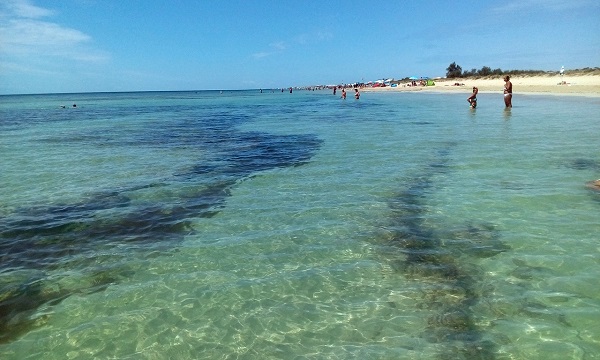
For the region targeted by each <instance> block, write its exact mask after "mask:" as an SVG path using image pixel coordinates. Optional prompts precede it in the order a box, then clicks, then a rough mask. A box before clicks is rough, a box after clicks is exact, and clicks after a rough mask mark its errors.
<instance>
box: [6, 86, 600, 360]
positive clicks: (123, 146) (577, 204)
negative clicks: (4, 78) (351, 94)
mask: <svg viewBox="0 0 600 360" xmlns="http://www.w3.org/2000/svg"><path fill="white" fill-rule="evenodd" d="M467 96H468V94H464V95H456V94H424V93H423V94H422V93H418V94H415V93H397V94H386V93H364V94H363V96H362V97H361V99H360V100H359V101H355V100H354V99H347V100H345V101H342V100H340V99H339V98H338V97H334V96H333V95H331V94H330V93H329V92H302V91H297V92H294V93H293V94H289V93H287V92H286V93H279V92H275V93H263V94H259V93H258V92H255V91H254V92H251V91H238V92H225V93H223V94H220V93H219V92H182V93H118V94H68V95H67V94H65V95H39V96H2V97H0V152H1V154H2V162H1V163H0V183H1V184H2V186H0V199H2V201H1V203H0V216H1V218H0V251H1V253H0V254H1V255H0V256H1V257H2V258H1V259H2V261H1V262H0V358H2V359H27V358H31V359H35V358H44V359H54V358H56V359H65V358H73V359H86V358H89V359H92V358H119V359H195V358H211V359H221V358H222V359H238V358H239V359H254V358H261V359H269V358H272V359H280V358H315V359H348V358H357V359H367V358H375V359H392V358H393V359H438V358H448V359H455V358H456V359H460V358H464V359H523V358H528V359H567V358H568V359H594V358H598V357H600V341H599V340H598V339H600V290H598V286H597V285H598V280H597V279H598V278H599V277H600V261H599V260H598V259H600V257H599V256H598V255H599V252H600V246H599V245H598V235H597V234H599V233H600V225H599V224H600V223H599V222H598V220H597V214H598V209H599V207H600V194H599V193H597V192H594V191H592V190H589V189H587V188H586V187H585V183H586V182H588V181H591V180H593V179H597V178H599V177H600V159H599V158H598V154H600V151H599V150H600V137H598V134H600V122H598V114H599V113H600V101H599V100H598V99H588V98H577V97H570V98H558V97H545V96H519V95H516V96H515V99H514V101H513V102H514V108H513V109H512V110H511V111H505V110H504V109H503V105H502V98H501V95H493V94H481V95H480V96H479V106H478V109H477V110H474V111H473V110H470V109H469V108H468V106H467V105H468V104H467V102H466V101H465V99H466V97H467ZM72 103H77V107H76V108H72V107H71V104H72ZM63 104H64V105H65V106H66V108H64V109H63V108H60V105H63Z"/></svg>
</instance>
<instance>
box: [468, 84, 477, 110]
mask: <svg viewBox="0 0 600 360" xmlns="http://www.w3.org/2000/svg"><path fill="white" fill-rule="evenodd" d="M478 92H479V89H478V88H476V87H475V86H473V94H471V96H469V97H468V98H467V101H468V102H469V104H471V109H475V108H476V107H477V93H478Z"/></svg>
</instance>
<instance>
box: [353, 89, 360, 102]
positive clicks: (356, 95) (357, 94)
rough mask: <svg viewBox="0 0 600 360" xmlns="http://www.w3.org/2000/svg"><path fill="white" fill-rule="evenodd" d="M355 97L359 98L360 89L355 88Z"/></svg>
mask: <svg viewBox="0 0 600 360" xmlns="http://www.w3.org/2000/svg"><path fill="white" fill-rule="evenodd" d="M354 98H355V99H356V100H358V99H359V98H360V93H359V92H358V89H354Z"/></svg>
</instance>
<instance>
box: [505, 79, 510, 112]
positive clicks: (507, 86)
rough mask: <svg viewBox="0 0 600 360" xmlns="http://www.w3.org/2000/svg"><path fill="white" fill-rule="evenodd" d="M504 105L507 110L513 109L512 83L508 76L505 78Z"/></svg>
mask: <svg viewBox="0 0 600 360" xmlns="http://www.w3.org/2000/svg"><path fill="white" fill-rule="evenodd" d="M504 105H506V107H507V108H511V107H512V83H511V82H510V77H509V76H508V75H506V76H505V77H504Z"/></svg>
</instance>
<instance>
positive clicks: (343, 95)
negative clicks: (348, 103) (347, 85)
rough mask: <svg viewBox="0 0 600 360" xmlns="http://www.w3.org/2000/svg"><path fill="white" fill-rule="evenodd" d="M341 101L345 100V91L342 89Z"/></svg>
mask: <svg viewBox="0 0 600 360" xmlns="http://www.w3.org/2000/svg"><path fill="white" fill-rule="evenodd" d="M342 99H344V100H346V89H342Z"/></svg>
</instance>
